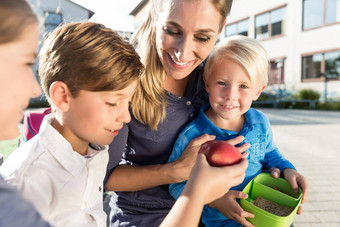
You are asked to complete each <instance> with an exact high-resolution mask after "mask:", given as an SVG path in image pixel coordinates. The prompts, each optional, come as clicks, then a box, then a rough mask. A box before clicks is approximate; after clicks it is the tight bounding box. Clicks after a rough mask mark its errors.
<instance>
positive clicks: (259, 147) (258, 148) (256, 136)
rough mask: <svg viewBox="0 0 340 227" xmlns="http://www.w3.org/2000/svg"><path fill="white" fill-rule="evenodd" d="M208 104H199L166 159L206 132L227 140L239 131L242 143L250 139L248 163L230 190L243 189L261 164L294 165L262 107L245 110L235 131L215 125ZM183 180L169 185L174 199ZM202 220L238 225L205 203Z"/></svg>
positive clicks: (262, 165)
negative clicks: (279, 144)
mask: <svg viewBox="0 0 340 227" xmlns="http://www.w3.org/2000/svg"><path fill="white" fill-rule="evenodd" d="M208 108H210V106H209V105H206V106H204V107H203V108H201V110H200V113H199V115H198V116H197V118H195V119H194V120H193V121H192V122H191V123H190V124H189V125H188V126H187V127H185V129H184V130H183V131H182V132H181V133H180V135H179V137H178V139H177V141H176V143H175V145H174V148H173V151H172V154H171V156H170V158H169V160H168V161H169V162H173V161H175V160H176V159H178V158H179V157H180V156H181V154H182V153H183V151H184V149H185V148H186V147H187V145H188V144H189V142H190V141H191V140H192V139H194V138H196V137H198V136H200V135H203V134H204V133H207V134H209V135H215V136H216V140H229V139H232V138H235V137H236V136H238V135H242V136H244V137H245V139H244V142H242V143H249V144H250V145H251V147H250V148H249V150H248V151H247V152H248V153H249V156H248V162H249V165H248V168H247V170H246V177H245V179H244V181H243V182H242V183H241V184H240V185H238V186H236V187H233V188H231V189H232V190H237V191H242V190H243V188H244V187H245V186H246V185H247V184H248V182H249V181H251V180H252V179H253V178H254V177H255V176H256V175H258V174H259V173H261V170H262V168H265V169H269V168H271V167H277V168H279V169H280V170H281V171H283V169H285V168H292V169H295V168H294V166H293V165H292V164H291V163H290V162H289V161H288V160H286V159H285V158H284V157H283V156H282V155H281V154H280V152H279V150H278V148H277V147H276V146H275V144H274V141H273V134H272V130H271V127H270V123H269V120H268V118H267V117H266V116H265V115H264V114H263V113H262V112H261V111H258V110H255V109H253V108H250V109H249V110H248V111H247V112H246V113H245V122H244V125H243V128H242V129H241V131H240V133H237V132H235V131H229V130H224V129H220V128H218V127H216V126H215V125H214V124H213V123H212V122H211V121H210V120H209V119H208V118H207V117H206V115H205V114H204V112H205V110H207V109H208ZM185 183H186V181H184V182H181V183H176V184H171V185H170V188H169V191H170V194H171V195H172V196H173V197H174V198H176V199H177V198H178V197H179V196H180V194H181V193H182V191H183V189H184V186H185ZM202 221H203V223H204V224H205V226H207V227H209V226H213V227H216V226H226V225H228V226H241V225H240V224H238V223H237V222H235V221H233V220H230V219H227V218H226V217H225V216H224V215H223V214H221V213H220V212H219V211H218V210H217V209H214V208H210V207H208V206H207V205H206V206H205V207H204V210H203V213H202Z"/></svg>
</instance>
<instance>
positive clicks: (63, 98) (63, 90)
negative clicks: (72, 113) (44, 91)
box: [50, 81, 71, 112]
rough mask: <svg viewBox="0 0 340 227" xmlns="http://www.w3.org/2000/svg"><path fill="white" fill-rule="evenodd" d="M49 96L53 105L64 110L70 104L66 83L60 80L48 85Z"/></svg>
mask: <svg viewBox="0 0 340 227" xmlns="http://www.w3.org/2000/svg"><path fill="white" fill-rule="evenodd" d="M50 97H51V100H52V102H53V103H54V105H55V106H56V107H57V108H58V109H59V110H61V111H62V112H66V111H68V109H69V106H70V98H71V92H70V90H69V89H68V87H67V85H66V84H65V83H64V82H62V81H55V82H53V83H52V84H51V86H50Z"/></svg>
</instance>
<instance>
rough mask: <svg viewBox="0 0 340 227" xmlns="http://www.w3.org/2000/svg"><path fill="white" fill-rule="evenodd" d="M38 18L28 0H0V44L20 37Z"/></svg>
mask: <svg viewBox="0 0 340 227" xmlns="http://www.w3.org/2000/svg"><path fill="white" fill-rule="evenodd" d="M33 23H38V18H37V16H36V14H35V13H34V12H33V10H32V8H31V7H30V5H29V4H28V2H27V1H26V0H1V1H0V34H1V35H0V44H4V43H8V42H11V41H14V40H16V39H18V38H19V37H20V35H21V33H22V32H23V31H24V30H25V29H26V28H27V26H28V25H30V24H33Z"/></svg>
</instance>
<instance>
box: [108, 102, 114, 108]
mask: <svg viewBox="0 0 340 227" xmlns="http://www.w3.org/2000/svg"><path fill="white" fill-rule="evenodd" d="M106 104H107V105H108V106H112V107H114V106H116V103H110V102H106Z"/></svg>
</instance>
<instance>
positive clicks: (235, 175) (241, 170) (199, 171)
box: [184, 153, 248, 204]
mask: <svg viewBox="0 0 340 227" xmlns="http://www.w3.org/2000/svg"><path fill="white" fill-rule="evenodd" d="M246 156H247V155H244V156H243V158H242V160H241V162H240V163H237V164H234V165H232V166H226V167H212V166H210V165H209V164H208V162H207V159H206V156H205V155H204V154H202V153H200V154H198V157H197V161H196V163H195V166H194V168H193V169H192V171H191V175H190V178H189V180H188V183H187V185H186V188H185V189H184V190H186V191H191V194H195V192H198V193H199V194H200V197H201V198H202V199H203V200H204V204H207V203H210V202H211V201H214V200H216V199H217V198H220V197H222V196H223V195H224V194H225V193H226V192H227V191H228V190H229V189H230V188H231V187H233V186H235V185H239V184H240V183H242V182H243V180H244V177H245V171H246V169H247V167H248V161H247V158H246Z"/></svg>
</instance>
